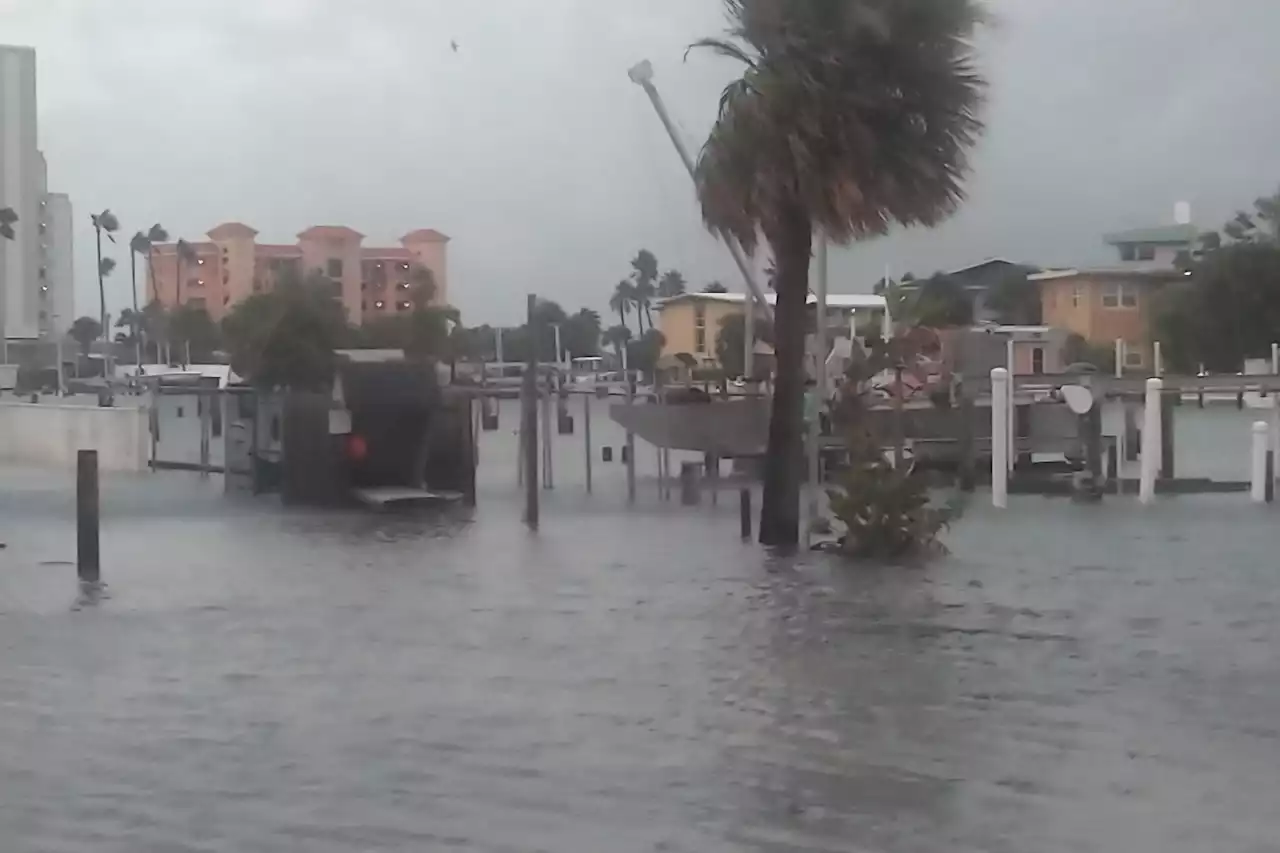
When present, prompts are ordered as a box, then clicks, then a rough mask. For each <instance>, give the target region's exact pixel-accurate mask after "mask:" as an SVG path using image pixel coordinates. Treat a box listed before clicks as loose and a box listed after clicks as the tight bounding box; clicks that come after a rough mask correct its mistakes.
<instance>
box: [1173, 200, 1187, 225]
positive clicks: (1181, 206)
mask: <svg viewBox="0 0 1280 853" xmlns="http://www.w3.org/2000/svg"><path fill="white" fill-rule="evenodd" d="M1173 221H1174V222H1176V223H1178V224H1179V225H1190V224H1191V202H1189V201H1180V202H1178V203H1177V204H1175V205H1174V206H1173Z"/></svg>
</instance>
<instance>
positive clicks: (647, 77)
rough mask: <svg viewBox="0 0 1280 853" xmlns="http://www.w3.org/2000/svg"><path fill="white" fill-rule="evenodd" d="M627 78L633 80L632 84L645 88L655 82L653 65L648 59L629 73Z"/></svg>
mask: <svg viewBox="0 0 1280 853" xmlns="http://www.w3.org/2000/svg"><path fill="white" fill-rule="evenodd" d="M627 76H628V77H630V78H631V82H632V83H635V84H636V85H637V86H643V85H644V84H646V83H648V82H650V81H652V80H653V63H652V62H650V61H649V60H647V59H646V60H644V61H643V62H640V63H639V64H637V65H636V66H635V67H633V68H632V69H631V70H630V71H628V72H627Z"/></svg>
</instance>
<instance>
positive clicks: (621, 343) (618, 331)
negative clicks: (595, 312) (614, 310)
mask: <svg viewBox="0 0 1280 853" xmlns="http://www.w3.org/2000/svg"><path fill="white" fill-rule="evenodd" d="M601 337H602V340H603V341H604V345H605V346H607V347H613V351H614V352H616V353H617V354H618V360H619V361H621V360H622V349H623V347H625V346H626V345H627V344H629V343H630V342H631V328H630V327H629V326H610V327H609V328H608V329H606V330H605V333H604V335H602V336H601Z"/></svg>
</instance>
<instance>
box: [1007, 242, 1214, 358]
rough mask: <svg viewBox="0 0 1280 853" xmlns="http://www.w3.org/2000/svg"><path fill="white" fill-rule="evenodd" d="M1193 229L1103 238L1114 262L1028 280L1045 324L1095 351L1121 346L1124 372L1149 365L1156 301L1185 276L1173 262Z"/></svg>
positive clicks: (1037, 275)
mask: <svg viewBox="0 0 1280 853" xmlns="http://www.w3.org/2000/svg"><path fill="white" fill-rule="evenodd" d="M1197 234H1198V232H1197V230H1196V228H1195V226H1193V225H1173V226H1166V227H1162V228H1144V229H1140V230H1136V231H1125V232H1120V233H1117V234H1110V235H1107V237H1106V238H1105V239H1106V242H1107V243H1109V244H1110V245H1112V246H1114V247H1115V248H1116V250H1117V253H1118V255H1119V258H1118V262H1117V263H1115V264H1113V265H1109V266H1100V267H1079V268H1071V269H1056V270H1045V271H1044V272H1041V273H1035V274H1033V275H1031V276H1030V279H1029V280H1030V281H1031V282H1033V283H1035V284H1036V285H1037V286H1039V288H1040V302H1041V307H1042V313H1043V316H1044V323H1045V325H1048V326H1054V327H1056V328H1059V329H1065V330H1066V331H1068V332H1071V333H1074V334H1077V335H1080V336H1081V337H1082V338H1084V339H1085V340H1086V341H1088V342H1089V343H1091V344H1093V345H1095V346H1113V345H1114V344H1115V342H1116V341H1117V340H1123V341H1124V342H1125V364H1124V367H1125V368H1129V369H1136V370H1141V369H1146V368H1150V367H1151V365H1152V347H1151V343H1152V334H1151V323H1152V319H1153V315H1154V306H1155V301H1156V296H1157V294H1158V293H1159V292H1160V290H1161V289H1162V288H1163V287H1165V286H1167V285H1168V284H1170V283H1172V282H1175V281H1177V280H1179V279H1180V278H1181V277H1182V276H1183V275H1184V273H1183V272H1182V270H1181V269H1180V268H1179V265H1178V259H1179V257H1180V256H1181V255H1182V253H1184V252H1187V251H1190V250H1191V248H1192V246H1193V245H1194V243H1195V240H1196V237H1197Z"/></svg>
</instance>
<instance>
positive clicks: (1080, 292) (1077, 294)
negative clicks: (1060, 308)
mask: <svg viewBox="0 0 1280 853" xmlns="http://www.w3.org/2000/svg"><path fill="white" fill-rule="evenodd" d="M1083 297H1084V289H1083V288H1082V287H1080V285H1078V284H1077V285H1076V286H1075V287H1073V288H1071V307H1072V308H1079V307H1080V300H1081V299H1082V298H1083Z"/></svg>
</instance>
